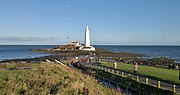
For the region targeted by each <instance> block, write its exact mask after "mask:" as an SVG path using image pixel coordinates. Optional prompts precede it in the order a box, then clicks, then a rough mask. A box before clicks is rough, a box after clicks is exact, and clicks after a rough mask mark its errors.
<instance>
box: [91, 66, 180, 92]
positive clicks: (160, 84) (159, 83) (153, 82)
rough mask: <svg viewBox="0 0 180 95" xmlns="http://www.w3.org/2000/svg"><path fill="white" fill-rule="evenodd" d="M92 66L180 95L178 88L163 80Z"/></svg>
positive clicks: (179, 88) (179, 87)
mask: <svg viewBox="0 0 180 95" xmlns="http://www.w3.org/2000/svg"><path fill="white" fill-rule="evenodd" d="M92 66H93V67H94V68H96V69H100V70H103V71H106V72H109V73H113V74H117V75H120V76H121V77H129V78H131V79H132V80H135V81H137V82H140V83H144V84H146V85H150V86H154V87H157V88H159V89H163V90H169V91H172V92H173V93H180V86H179V85H176V84H173V83H169V82H166V81H163V80H156V79H152V78H148V77H145V76H142V75H135V74H133V73H129V72H125V71H121V70H118V69H114V68H111V67H107V66H101V65H92Z"/></svg>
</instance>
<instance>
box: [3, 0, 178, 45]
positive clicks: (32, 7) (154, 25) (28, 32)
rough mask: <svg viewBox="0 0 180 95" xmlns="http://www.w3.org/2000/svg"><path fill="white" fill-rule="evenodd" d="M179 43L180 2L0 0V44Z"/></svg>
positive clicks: (161, 0)
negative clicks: (86, 35)
mask: <svg viewBox="0 0 180 95" xmlns="http://www.w3.org/2000/svg"><path fill="white" fill-rule="evenodd" d="M86 25H88V26H89V27H90V35H91V43H92V44H106V45H107V44H109V45H112V44H113V45H180V0H1V1H0V45H5V44H8V45H13V44H37V45H38V44H47V45H52V44H56V45H57V44H67V43H69V42H71V41H72V40H77V41H81V42H83V40H84V29H85V26H86Z"/></svg>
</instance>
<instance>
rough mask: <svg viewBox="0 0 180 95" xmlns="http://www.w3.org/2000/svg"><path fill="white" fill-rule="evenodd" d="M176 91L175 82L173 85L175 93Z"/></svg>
mask: <svg viewBox="0 0 180 95" xmlns="http://www.w3.org/2000/svg"><path fill="white" fill-rule="evenodd" d="M175 92H176V85H175V84H174V85H173V93H175Z"/></svg>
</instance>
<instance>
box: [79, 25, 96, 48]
mask: <svg viewBox="0 0 180 95" xmlns="http://www.w3.org/2000/svg"><path fill="white" fill-rule="evenodd" d="M82 50H84V51H95V48H94V47H93V46H91V45H90V35H89V28H88V26H86V28H85V39H84V46H83V47H82Z"/></svg>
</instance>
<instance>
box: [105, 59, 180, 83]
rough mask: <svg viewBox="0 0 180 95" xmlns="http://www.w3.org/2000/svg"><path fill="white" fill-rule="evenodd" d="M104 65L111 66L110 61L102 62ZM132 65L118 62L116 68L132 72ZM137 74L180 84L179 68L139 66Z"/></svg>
mask: <svg viewBox="0 0 180 95" xmlns="http://www.w3.org/2000/svg"><path fill="white" fill-rule="evenodd" d="M103 65H105V66H109V67H113V63H112V62H108V63H103ZM133 68H134V67H133V65H132V64H126V63H118V69H120V70H124V71H128V72H133ZM138 74H141V75H147V76H152V77H156V78H159V79H162V80H167V81H171V82H175V83H178V84H180V80H179V70H172V69H165V68H159V67H152V66H139V68H138Z"/></svg>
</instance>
